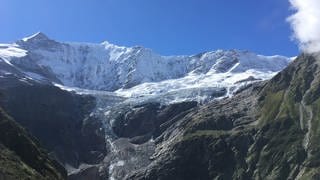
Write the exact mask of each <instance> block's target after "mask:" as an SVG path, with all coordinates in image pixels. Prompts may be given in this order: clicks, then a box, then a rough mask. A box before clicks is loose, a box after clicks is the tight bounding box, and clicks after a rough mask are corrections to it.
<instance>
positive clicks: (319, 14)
mask: <svg viewBox="0 0 320 180" xmlns="http://www.w3.org/2000/svg"><path fill="white" fill-rule="evenodd" d="M289 1H290V3H291V5H292V7H293V8H294V10H295V14H293V15H292V16H290V17H289V18H288V21H289V22H290V23H291V26H292V29H293V31H294V38H295V39H296V40H298V41H299V46H300V48H301V50H303V51H306V52H309V53H313V52H319V51H320V0H289Z"/></svg>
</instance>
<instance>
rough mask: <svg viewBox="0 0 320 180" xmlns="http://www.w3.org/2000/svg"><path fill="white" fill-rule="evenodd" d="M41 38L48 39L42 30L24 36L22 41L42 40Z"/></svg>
mask: <svg viewBox="0 0 320 180" xmlns="http://www.w3.org/2000/svg"><path fill="white" fill-rule="evenodd" d="M43 40H49V38H48V36H47V35H45V34H44V33H42V32H37V33H35V34H33V35H31V36H28V37H25V38H23V39H22V41H24V42H28V41H43Z"/></svg>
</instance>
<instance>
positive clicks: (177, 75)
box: [0, 33, 291, 102]
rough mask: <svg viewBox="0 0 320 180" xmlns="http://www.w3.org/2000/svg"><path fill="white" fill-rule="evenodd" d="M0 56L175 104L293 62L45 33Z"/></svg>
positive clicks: (70, 79)
mask: <svg viewBox="0 0 320 180" xmlns="http://www.w3.org/2000/svg"><path fill="white" fill-rule="evenodd" d="M0 58H3V59H4V60H5V62H7V63H9V64H12V66H14V67H16V68H17V69H19V70H21V72H23V73H25V75H26V76H31V77H30V78H36V79H41V80H47V81H49V82H54V83H58V84H61V85H64V86H69V87H76V88H78V89H79V88H80V89H88V90H100V91H110V92H115V93H116V94H117V95H119V96H124V97H126V98H130V97H131V98H136V97H144V98H147V99H148V98H157V96H159V95H161V96H163V97H167V100H166V101H173V102H176V101H177V102H179V101H184V100H195V98H196V99H199V98H200V99H201V98H204V99H206V98H207V97H210V96H214V94H216V93H217V92H219V94H220V95H221V94H224V96H227V95H228V93H232V91H233V90H235V89H237V88H239V87H240V86H243V85H246V84H248V83H250V82H253V81H257V80H265V79H269V78H271V77H272V76H273V75H274V74H275V73H277V72H278V71H280V70H282V69H283V68H285V67H286V66H287V65H288V63H290V61H291V59H290V58H287V57H283V56H262V55H257V54H254V53H251V52H248V51H239V50H227V51H224V50H217V51H212V52H206V53H201V54H198V55H193V56H161V55H159V54H157V53H155V52H153V51H152V50H150V49H147V48H143V47H138V46H137V47H121V46H117V45H113V44H111V43H109V42H107V41H105V42H103V43H101V44H93V43H66V42H57V41H54V40H51V39H49V38H48V37H47V36H46V35H44V34H43V33H37V34H35V35H33V36H30V37H27V38H24V39H22V40H19V41H17V42H16V43H15V44H11V45H10V44H9V45H1V46H0ZM197 93H198V94H199V97H198V96H197Z"/></svg>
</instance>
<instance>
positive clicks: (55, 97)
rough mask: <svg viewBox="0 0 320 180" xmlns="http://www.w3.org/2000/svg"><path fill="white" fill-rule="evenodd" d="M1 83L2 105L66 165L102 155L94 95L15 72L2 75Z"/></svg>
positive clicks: (104, 150)
mask: <svg viewBox="0 0 320 180" xmlns="http://www.w3.org/2000/svg"><path fill="white" fill-rule="evenodd" d="M0 84H1V86H0V105H1V106H2V107H3V108H4V109H5V111H6V112H7V113H8V114H9V115H10V116H12V117H13V118H14V119H15V120H16V121H17V122H18V123H20V124H21V125H22V126H23V127H25V128H26V129H27V130H28V131H29V132H30V133H31V134H32V135H34V136H35V137H36V138H38V139H39V141H40V142H41V144H42V145H43V146H44V147H45V148H46V149H47V150H48V151H49V152H50V153H51V154H52V155H53V156H54V157H55V158H56V159H58V160H59V161H60V162H61V163H63V164H64V165H65V166H66V167H67V166H68V165H70V166H72V167H75V168H77V167H78V166H79V165H80V164H81V163H88V164H95V163H97V162H99V161H101V160H102V159H103V157H104V155H105V153H106V145H105V138H104V132H103V129H102V128H101V127H102V122H101V121H100V120H97V119H96V118H95V117H91V116H89V114H90V113H91V111H92V109H94V108H95V99H94V98H93V97H90V96H78V95H76V94H73V93H70V92H67V91H63V90H61V89H59V88H57V87H54V86H52V85H49V84H48V85H46V84H43V83H38V82H35V81H33V80H30V79H21V78H19V77H16V76H15V75H7V76H5V77H4V78H0Z"/></svg>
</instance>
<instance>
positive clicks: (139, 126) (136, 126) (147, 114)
mask: <svg viewBox="0 0 320 180" xmlns="http://www.w3.org/2000/svg"><path fill="white" fill-rule="evenodd" d="M196 106H197V102H183V103H177V104H171V105H167V106H161V104H159V103H147V104H142V105H137V106H133V107H130V106H129V107H128V106H126V107H125V108H124V109H118V110H114V111H113V112H112V113H113V114H115V117H114V118H115V120H114V123H113V124H112V129H113V132H114V133H115V134H116V135H117V136H118V137H123V138H131V142H133V143H138V144H141V143H144V142H146V141H148V140H150V138H151V137H153V138H157V137H158V136H159V135H160V134H162V132H164V131H165V130H166V128H167V127H169V126H170V125H172V124H173V123H174V121H175V119H174V118H175V117H176V116H178V115H180V114H182V113H184V112H186V111H188V110H189V109H191V108H194V107H196Z"/></svg>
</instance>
